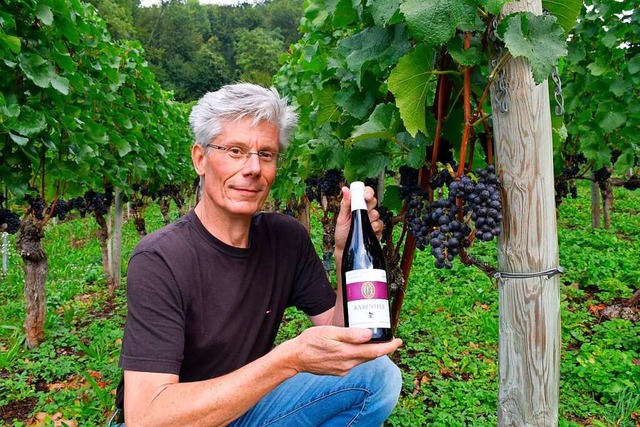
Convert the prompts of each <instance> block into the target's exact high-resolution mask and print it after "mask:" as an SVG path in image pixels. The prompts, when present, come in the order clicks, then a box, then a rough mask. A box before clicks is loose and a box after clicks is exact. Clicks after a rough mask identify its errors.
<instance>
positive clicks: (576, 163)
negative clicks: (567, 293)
mask: <svg viewBox="0 0 640 427" xmlns="http://www.w3.org/2000/svg"><path fill="white" fill-rule="evenodd" d="M585 163H587V158H586V157H584V154H582V153H578V154H576V155H573V156H571V157H569V159H568V161H565V166H564V168H563V169H562V175H563V176H564V177H565V178H567V179H570V178H573V177H575V176H577V175H578V173H579V172H580V166H581V165H584V164H585Z"/></svg>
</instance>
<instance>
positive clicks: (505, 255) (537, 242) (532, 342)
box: [492, 0, 560, 427]
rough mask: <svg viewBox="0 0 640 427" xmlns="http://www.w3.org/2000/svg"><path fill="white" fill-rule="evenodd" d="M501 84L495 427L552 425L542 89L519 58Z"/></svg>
mask: <svg viewBox="0 0 640 427" xmlns="http://www.w3.org/2000/svg"><path fill="white" fill-rule="evenodd" d="M516 11H530V12H533V13H535V14H542V4H541V0H526V1H518V2H513V3H507V4H506V5H505V7H504V9H503V16H504V15H506V14H509V13H512V12H516ZM504 84H505V86H506V90H507V102H508V110H507V111H506V112H501V110H500V108H499V106H498V105H495V104H494V105H493V121H494V135H495V147H496V166H497V173H498V176H499V177H500V179H501V182H502V185H503V190H502V197H503V209H504V211H503V216H504V221H503V228H502V233H501V235H500V237H499V239H498V271H499V273H498V274H499V275H500V276H499V278H498V286H499V312H500V313H499V321H500V338H499V357H498V359H499V362H498V364H499V373H500V379H499V396H498V425H499V426H519V427H520V426H540V427H550V426H557V425H558V389H559V387H558V383H559V372H560V294H559V285H558V283H559V279H558V275H557V274H556V272H557V270H556V269H557V267H558V262H559V261H558V236H557V222H556V209H555V202H554V184H553V145H552V128H551V113H550V103H549V90H548V85H547V82H546V81H545V82H543V83H542V84H540V85H536V84H535V83H534V81H533V77H532V75H531V69H530V66H529V64H528V62H527V61H526V60H525V59H523V58H517V59H511V60H510V61H509V63H508V64H507V66H506V67H505V73H504ZM492 90H493V88H492ZM492 99H495V97H492ZM542 272H547V273H546V274H545V273H542Z"/></svg>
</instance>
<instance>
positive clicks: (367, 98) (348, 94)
mask: <svg viewBox="0 0 640 427" xmlns="http://www.w3.org/2000/svg"><path fill="white" fill-rule="evenodd" d="M333 99H334V101H335V102H336V104H337V105H339V106H340V108H342V109H343V110H344V111H345V112H346V113H348V114H350V115H351V116H353V117H355V118H356V119H364V118H366V117H367V116H368V115H369V112H370V111H371V110H372V109H373V107H374V106H375V105H376V104H375V99H374V98H373V95H372V94H371V92H364V93H361V92H356V89H355V88H354V87H353V86H349V87H346V88H342V89H340V90H339V91H337V92H336V93H335V95H334V96H333Z"/></svg>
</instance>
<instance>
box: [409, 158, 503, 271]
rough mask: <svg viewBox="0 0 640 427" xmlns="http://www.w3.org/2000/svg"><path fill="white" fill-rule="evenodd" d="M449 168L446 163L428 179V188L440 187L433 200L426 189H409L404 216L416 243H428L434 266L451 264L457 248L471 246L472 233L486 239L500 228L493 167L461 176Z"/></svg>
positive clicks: (449, 266) (497, 192) (492, 236)
mask: <svg viewBox="0 0 640 427" xmlns="http://www.w3.org/2000/svg"><path fill="white" fill-rule="evenodd" d="M453 169H454V168H453V167H451V166H447V167H446V168H444V169H442V170H440V171H439V172H437V173H436V174H434V175H433V176H432V178H431V179H430V186H431V188H432V189H434V190H435V189H440V190H442V191H440V194H441V196H440V197H439V198H438V199H437V200H434V201H433V202H431V203H429V202H427V200H428V198H427V193H426V192H424V191H413V196H412V197H411V198H410V199H409V201H408V203H407V211H406V219H407V222H408V225H409V230H410V231H411V233H412V234H413V235H414V237H415V238H416V247H417V248H418V249H420V250H425V249H426V248H427V247H430V248H431V254H432V255H433V256H434V258H435V266H436V267H437V268H451V267H452V261H453V260H454V258H455V256H456V255H458V254H459V253H460V250H462V249H463V248H468V247H469V246H471V241H472V236H473V237H475V238H476V239H479V240H482V241H490V240H492V239H493V238H494V237H495V236H497V235H498V234H500V232H501V222H502V201H501V198H500V182H499V180H498V178H497V176H496V174H495V167H494V166H493V165H489V166H487V167H486V168H485V169H478V170H476V174H475V176H473V175H471V174H470V175H467V176H463V177H461V178H455V176H454V174H453V173H452V171H453ZM444 188H446V189H447V192H446V194H445V192H444ZM401 191H402V190H401ZM474 229H475V233H474Z"/></svg>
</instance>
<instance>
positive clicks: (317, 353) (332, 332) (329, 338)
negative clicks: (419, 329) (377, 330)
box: [281, 326, 402, 376]
mask: <svg viewBox="0 0 640 427" xmlns="http://www.w3.org/2000/svg"><path fill="white" fill-rule="evenodd" d="M370 339H371V331H370V330H369V329H365V328H344V327H339V326H315V327H312V328H309V329H306V330H305V331H303V332H302V333H301V334H300V335H299V336H297V337H296V338H294V339H292V340H290V341H287V342H285V343H283V344H282V345H281V346H282V347H288V348H287V350H289V349H291V350H290V351H292V354H291V359H290V361H291V363H292V368H293V369H295V370H296V372H310V373H313V374H318V375H340V376H344V375H346V374H347V372H349V370H351V369H352V368H353V367H355V366H357V365H359V364H361V363H364V362H367V361H369V360H373V359H376V358H378V357H380V356H383V355H385V354H390V353H393V352H394V351H395V350H396V349H397V348H398V347H400V345H402V340H401V339H399V338H395V339H393V340H392V341H389V342H386V343H375V344H367V342H368V341H369V340H370Z"/></svg>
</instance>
